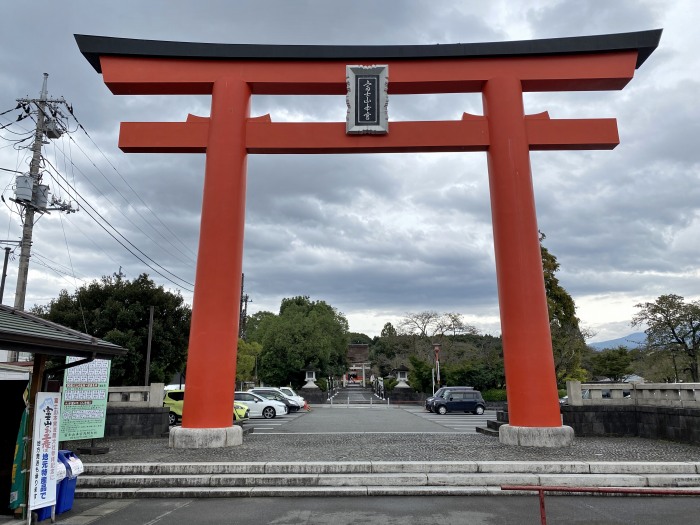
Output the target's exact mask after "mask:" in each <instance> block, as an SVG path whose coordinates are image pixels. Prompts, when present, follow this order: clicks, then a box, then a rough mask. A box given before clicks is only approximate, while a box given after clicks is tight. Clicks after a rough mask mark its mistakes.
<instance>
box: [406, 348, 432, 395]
mask: <svg viewBox="0 0 700 525" xmlns="http://www.w3.org/2000/svg"><path fill="white" fill-rule="evenodd" d="M408 362H409V365H410V366H409V369H410V371H409V373H408V383H409V384H410V385H411V387H412V388H413V389H414V390H415V391H416V392H426V393H427V392H432V391H433V365H432V364H430V363H429V362H427V361H424V360H422V359H419V358H418V357H417V356H415V355H411V356H409V357H408Z"/></svg>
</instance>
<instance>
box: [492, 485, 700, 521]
mask: <svg viewBox="0 0 700 525" xmlns="http://www.w3.org/2000/svg"><path fill="white" fill-rule="evenodd" d="M501 490H518V491H526V492H537V493H538V495H539V498H540V523H541V524H542V525H547V511H546V509H545V506H544V493H545V492H559V493H561V492H579V493H581V492H589V493H592V494H635V495H647V496H700V490H683V489H651V488H649V489H647V488H638V489H635V488H630V487H555V486H550V487H545V486H541V485H501Z"/></svg>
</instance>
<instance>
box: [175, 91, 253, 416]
mask: <svg viewBox="0 0 700 525" xmlns="http://www.w3.org/2000/svg"><path fill="white" fill-rule="evenodd" d="M249 113H250V88H249V86H248V85H247V84H246V83H245V82H243V81H241V80H240V79H239V78H229V77H224V78H220V79H218V80H216V82H215V83H214V87H213V91H212V104H211V118H210V123H209V138H208V142H207V159H206V170H205V175H204V196H203V199H202V217H201V226H200V237H199V254H198V260H197V274H196V277H195V289H194V301H193V305H192V324H191V328H190V345H189V350H188V355H187V375H186V380H185V385H186V392H187V395H186V397H185V405H184V412H183V419H182V426H183V427H186V428H224V427H230V426H231V425H232V422H233V394H234V389H235V379H236V354H237V349H238V323H239V312H240V292H241V271H242V266H243V230H244V225H245V190H246V164H247V154H246V148H245V125H246V119H247V118H248V117H249Z"/></svg>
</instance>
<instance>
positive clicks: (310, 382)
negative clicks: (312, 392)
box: [301, 367, 318, 388]
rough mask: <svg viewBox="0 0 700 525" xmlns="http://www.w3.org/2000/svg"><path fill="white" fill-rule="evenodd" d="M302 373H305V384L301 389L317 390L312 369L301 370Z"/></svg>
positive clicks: (314, 373) (314, 372)
mask: <svg viewBox="0 0 700 525" xmlns="http://www.w3.org/2000/svg"><path fill="white" fill-rule="evenodd" d="M302 372H306V377H305V379H304V380H305V381H306V384H305V385H304V386H303V387H301V388H318V385H317V384H316V370H315V369H314V368H311V367H309V368H303V369H302Z"/></svg>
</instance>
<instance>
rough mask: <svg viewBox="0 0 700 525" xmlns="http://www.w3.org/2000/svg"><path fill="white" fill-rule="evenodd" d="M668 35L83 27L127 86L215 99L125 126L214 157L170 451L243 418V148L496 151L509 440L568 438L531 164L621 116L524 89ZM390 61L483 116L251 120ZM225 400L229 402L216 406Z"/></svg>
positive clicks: (160, 148) (617, 62)
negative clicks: (253, 105)
mask: <svg viewBox="0 0 700 525" xmlns="http://www.w3.org/2000/svg"><path fill="white" fill-rule="evenodd" d="M660 36H661V30H654V31H643V32H637V33H623V34H615V35H599V36H590V37H574V38H559V39H547V40H531V41H523V42H496V43H481V44H449V45H439V46H376V47H375V46H265V45H235V44H195V43H186V42H161V41H149V40H131V39H120V38H108V37H95V36H84V35H76V40H77V42H78V46H79V47H80V50H81V52H82V53H83V55H85V57H86V58H87V59H88V61H89V62H90V63H91V64H92V66H93V67H94V68H95V70H96V71H97V72H99V73H102V74H103V77H104V82H105V84H106V85H107V86H108V87H109V89H110V90H111V91H112V92H113V93H115V94H125V95H128V94H209V95H211V97H212V105H211V115H210V117H208V118H200V117H188V119H187V121H186V122H179V123H178V122H170V123H164V122H161V123H153V122H140V123H134V122H132V123H122V127H121V134H120V139H119V147H120V148H121V149H122V150H123V151H125V152H172V153H206V155H207V160H206V173H205V181H204V196H203V205H202V219H201V228H200V243H199V255H198V260H197V272H196V278H195V292H194V304H193V313H192V325H191V330H190V346H189V353H188V359H187V378H186V389H187V402H186V403H185V407H184V414H183V423H182V427H179V428H174V429H173V430H171V438H170V439H171V446H174V447H182V448H185V447H219V446H230V445H235V444H239V443H241V442H242V437H241V435H240V431H239V430H240V429H237V428H234V427H232V424H231V423H232V410H233V393H234V383H235V376H236V374H235V372H236V352H237V337H238V319H239V306H240V300H239V299H240V298H239V293H240V284H241V283H240V279H241V273H242V272H241V270H242V255H243V230H244V218H245V181H246V158H247V155H248V154H254V153H266V154H279V153H286V154H288V153H299V154H314V153H372V152H381V153H385V152H399V153H405V152H430V151H461V152H467V151H485V152H487V156H488V169H489V185H490V192H491V209H492V219H493V231H494V243H495V254H496V274H497V279H498V297H499V306H500V310H501V328H502V334H503V354H504V363H505V372H506V387H507V391H508V407H509V419H510V424H509V425H505V426H503V427H501V430H500V440H501V442H503V443H507V444H511V445H521V446H547V447H559V446H566V445H569V444H571V443H572V441H573V430H572V429H571V428H570V427H566V426H563V425H562V424H561V416H560V412H559V402H558V394H557V385H556V377H555V373H554V359H553V355H552V344H551V335H550V331H549V316H548V312H547V301H546V296H545V289H544V278H543V272H542V262H541V254H540V245H539V233H538V229H537V217H536V211H535V198H534V191H533V186H532V176H531V170H530V151H531V150H560V149H611V148H614V147H615V146H616V145H617V144H618V142H619V138H618V134H617V124H616V122H615V119H572V120H562V119H560V120H555V119H550V118H549V115H548V114H546V113H544V114H540V115H532V116H529V115H525V113H524V109H523V99H522V94H523V92H527V91H581V90H615V89H622V88H623V87H624V86H625V85H626V84H627V83H628V82H629V81H630V80H631V79H632V78H633V76H634V70H635V69H636V68H638V67H639V66H641V65H642V63H643V62H644V61H645V60H646V59H647V58H648V57H649V55H650V54H651V53H652V52H653V51H654V49H655V48H656V47H657V45H658V42H659V39H660ZM379 63H381V64H384V65H387V66H388V68H389V83H388V92H389V94H402V95H405V94H423V93H460V92H461V93H467V92H481V93H482V96H483V102H484V116H476V115H466V114H465V115H464V117H463V118H462V119H461V120H456V121H429V122H391V123H390V129H389V133H388V134H386V135H379V136H374V135H347V134H346V129H345V123H343V122H338V123H273V122H271V120H270V118H269V117H259V118H250V117H249V113H248V112H249V109H248V108H249V102H250V96H251V95H252V94H266V95H345V94H346V89H347V87H346V66H347V65H349V64H356V65H364V66H370V65H373V64H379ZM212 400H216V401H217V403H212Z"/></svg>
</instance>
